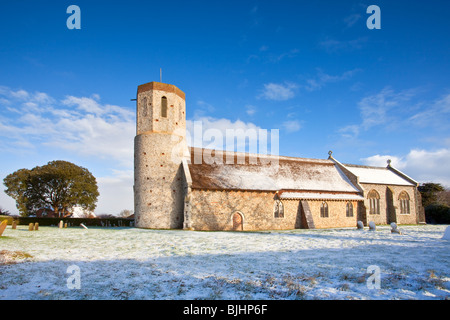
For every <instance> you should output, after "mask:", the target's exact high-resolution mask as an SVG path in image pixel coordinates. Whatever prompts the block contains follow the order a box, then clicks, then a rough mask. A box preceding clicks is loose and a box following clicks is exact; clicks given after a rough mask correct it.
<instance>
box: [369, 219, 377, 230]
mask: <svg viewBox="0 0 450 320" xmlns="http://www.w3.org/2000/svg"><path fill="white" fill-rule="evenodd" d="M375 229H376V226H375V222H373V221H370V222H369V231H375Z"/></svg>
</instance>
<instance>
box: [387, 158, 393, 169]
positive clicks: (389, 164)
mask: <svg viewBox="0 0 450 320" xmlns="http://www.w3.org/2000/svg"><path fill="white" fill-rule="evenodd" d="M391 162H392V161H391V159H388V160H387V164H388V167H390V166H391Z"/></svg>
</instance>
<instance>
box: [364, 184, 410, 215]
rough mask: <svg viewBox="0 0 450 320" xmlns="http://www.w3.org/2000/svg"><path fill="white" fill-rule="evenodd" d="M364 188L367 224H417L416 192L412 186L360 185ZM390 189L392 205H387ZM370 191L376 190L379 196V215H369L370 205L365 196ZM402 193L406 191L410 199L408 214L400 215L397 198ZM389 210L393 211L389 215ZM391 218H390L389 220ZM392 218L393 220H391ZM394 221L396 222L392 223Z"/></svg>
mask: <svg viewBox="0 0 450 320" xmlns="http://www.w3.org/2000/svg"><path fill="white" fill-rule="evenodd" d="M361 186H362V187H363V188H364V205H365V207H366V216H367V223H368V222H369V221H373V222H375V224H389V223H391V222H396V223H397V224H416V223H417V216H416V215H417V213H416V211H417V207H416V192H415V187H413V186H394V185H389V186H388V185H382V184H366V183H361ZM388 187H389V188H390V190H391V192H392V200H393V205H389V204H388V198H389V196H388V195H387V194H388V193H389V191H388V190H387V188H388ZM371 190H376V191H377V192H378V194H379V195H380V214H370V212H369V211H370V210H369V208H370V203H369V200H368V199H367V194H368V193H369V192H370V191H371ZM402 191H406V192H407V193H408V195H409V199H410V213H409V214H400V201H399V200H398V197H399V195H400V193H401V192H402ZM390 210H394V213H391V212H390ZM390 217H391V218H390ZM392 217H394V218H392ZM393 219H395V220H396V221H392V220H393Z"/></svg>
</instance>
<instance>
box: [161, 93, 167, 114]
mask: <svg viewBox="0 0 450 320" xmlns="http://www.w3.org/2000/svg"><path fill="white" fill-rule="evenodd" d="M161 117H163V118H167V98H166V97H162V98H161Z"/></svg>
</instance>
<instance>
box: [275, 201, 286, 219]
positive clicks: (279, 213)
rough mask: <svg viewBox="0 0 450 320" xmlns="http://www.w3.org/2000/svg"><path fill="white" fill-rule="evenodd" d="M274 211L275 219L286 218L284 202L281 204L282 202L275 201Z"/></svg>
mask: <svg viewBox="0 0 450 320" xmlns="http://www.w3.org/2000/svg"><path fill="white" fill-rule="evenodd" d="M273 211H274V217H275V218H284V206H283V202H281V201H280V200H275V204H274V207H273Z"/></svg>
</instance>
